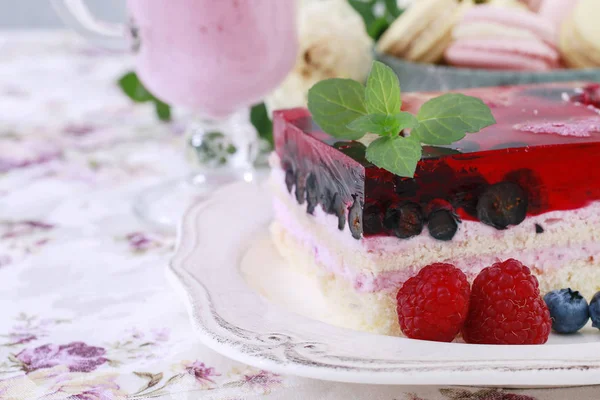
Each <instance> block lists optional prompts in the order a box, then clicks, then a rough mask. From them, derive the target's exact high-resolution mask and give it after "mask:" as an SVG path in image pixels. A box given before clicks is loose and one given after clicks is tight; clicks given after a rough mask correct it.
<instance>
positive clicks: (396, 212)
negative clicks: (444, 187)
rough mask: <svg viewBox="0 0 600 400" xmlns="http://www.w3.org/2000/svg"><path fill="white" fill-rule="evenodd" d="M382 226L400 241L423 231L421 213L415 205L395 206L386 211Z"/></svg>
mask: <svg viewBox="0 0 600 400" xmlns="http://www.w3.org/2000/svg"><path fill="white" fill-rule="evenodd" d="M383 225H384V226H385V227H386V228H387V229H389V230H391V231H393V232H394V234H395V235H396V236H397V237H399V238H400V239H408V238H410V237H413V236H417V235H419V234H421V232H422V231H423V212H422V211H421V206H419V205H418V204H416V203H410V202H408V203H404V204H396V205H393V206H391V207H389V208H388V209H387V211H386V212H385V218H384V220H383Z"/></svg>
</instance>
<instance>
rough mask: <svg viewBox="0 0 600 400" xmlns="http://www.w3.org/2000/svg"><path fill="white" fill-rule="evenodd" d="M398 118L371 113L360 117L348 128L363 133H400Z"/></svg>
mask: <svg viewBox="0 0 600 400" xmlns="http://www.w3.org/2000/svg"><path fill="white" fill-rule="evenodd" d="M399 127H400V126H399V124H398V120H397V119H396V118H395V116H393V115H385V114H369V115H363V116H362V117H358V118H357V119H355V120H354V121H352V122H351V123H350V124H348V128H350V129H352V130H353V131H356V132H361V133H376V134H378V135H392V134H394V133H395V134H398V132H399V131H400V129H399Z"/></svg>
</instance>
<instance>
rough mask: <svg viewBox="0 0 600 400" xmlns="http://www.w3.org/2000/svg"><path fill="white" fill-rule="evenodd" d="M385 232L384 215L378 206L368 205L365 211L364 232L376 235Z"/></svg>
mask: <svg viewBox="0 0 600 400" xmlns="http://www.w3.org/2000/svg"><path fill="white" fill-rule="evenodd" d="M382 230H383V214H382V213H381V209H380V208H379V206H378V205H377V204H374V203H371V204H367V205H366V206H365V208H364V211H363V232H364V233H365V235H374V234H377V233H380V232H381V231H382Z"/></svg>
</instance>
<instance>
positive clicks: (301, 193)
mask: <svg viewBox="0 0 600 400" xmlns="http://www.w3.org/2000/svg"><path fill="white" fill-rule="evenodd" d="M305 199H306V186H304V179H303V178H302V174H300V171H298V173H297V174H296V201H297V202H298V204H304V200H305Z"/></svg>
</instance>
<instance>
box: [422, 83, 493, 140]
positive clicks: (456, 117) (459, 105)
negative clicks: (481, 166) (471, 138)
mask: <svg viewBox="0 0 600 400" xmlns="http://www.w3.org/2000/svg"><path fill="white" fill-rule="evenodd" d="M417 119H418V120H419V125H418V126H417V127H416V128H415V129H413V130H412V132H411V134H412V135H417V136H418V137H419V140H420V141H421V142H422V143H427V144H434V145H444V144H451V143H453V142H456V141H457V140H460V139H462V138H464V137H465V134H466V133H475V132H479V131H480V130H481V129H483V128H485V127H486V126H490V125H493V124H495V123H496V120H495V119H494V116H493V115H492V112H491V111H490V109H489V107H488V106H486V105H485V104H484V102H483V101H481V99H478V98H476V97H471V96H465V95H464V94H459V93H448V94H444V95H441V96H439V97H436V98H434V99H431V100H429V101H428V102H426V103H425V104H423V106H421V109H420V110H419V113H418V114H417Z"/></svg>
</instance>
